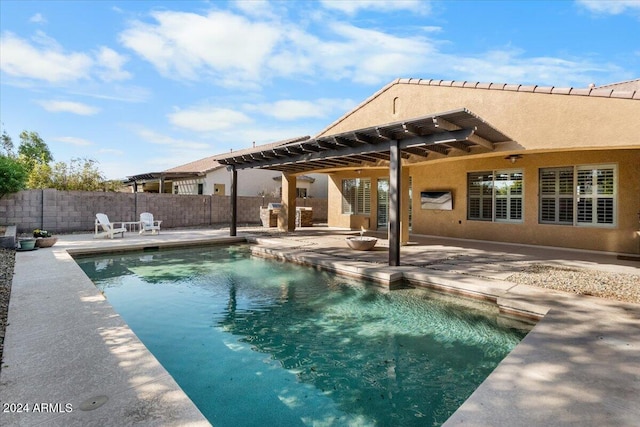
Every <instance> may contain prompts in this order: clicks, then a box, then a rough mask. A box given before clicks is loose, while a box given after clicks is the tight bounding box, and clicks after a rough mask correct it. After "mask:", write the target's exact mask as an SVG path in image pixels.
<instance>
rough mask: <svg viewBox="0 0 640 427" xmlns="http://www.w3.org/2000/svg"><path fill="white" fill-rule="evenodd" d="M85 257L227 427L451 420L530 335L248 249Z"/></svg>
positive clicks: (422, 294)
mask: <svg viewBox="0 0 640 427" xmlns="http://www.w3.org/2000/svg"><path fill="white" fill-rule="evenodd" d="M76 261H77V262H78V264H79V265H80V266H81V267H82V269H83V270H84V271H85V272H86V273H87V275H88V276H89V277H90V278H91V279H92V280H93V281H94V282H95V283H96V286H98V288H100V289H101V290H102V291H103V292H104V293H105V295H106V297H107V298H108V300H109V301H110V303H111V304H112V305H113V306H114V308H115V309H116V311H117V312H118V313H120V315H121V316H122V317H123V318H124V320H125V321H126V322H127V323H128V324H129V326H130V327H131V329H132V330H133V331H134V332H135V333H136V334H137V335H138V337H139V338H140V339H141V340H142V342H143V343H144V344H145V345H146V346H147V347H148V348H149V350H150V351H151V352H152V353H153V354H154V355H155V356H156V358H157V359H158V360H159V361H160V363H162V365H163V366H164V367H165V368H166V369H167V370H168V371H169V373H170V374H171V375H172V376H173V377H174V378H175V379H176V381H177V382H178V383H179V384H180V386H181V387H182V388H183V390H184V391H185V392H186V393H187V394H188V395H189V397H190V398H191V399H192V400H193V401H194V403H195V404H196V405H197V406H198V408H199V409H200V410H201V411H202V413H203V414H204V415H205V416H206V417H207V418H208V419H209V421H210V422H211V423H212V424H214V425H215V426H217V427H223V426H238V425H241V426H251V425H260V426H263V425H278V426H287V425H290V426H304V425H317V426H337V425H362V426H369V425H371V426H373V425H403V426H405V425H420V426H425V425H440V424H442V423H443V422H444V421H446V419H447V418H448V417H449V416H450V415H451V414H452V413H453V412H454V411H455V410H456V409H457V408H458V407H459V406H460V405H461V404H462V402H464V400H466V398H467V397H468V396H469V395H470V394H471V393H472V392H473V391H474V390H475V389H476V388H477V386H478V385H479V384H480V383H481V382H482V381H483V380H484V379H485V378H486V377H487V376H488V375H489V373H491V371H492V370H493V369H494V368H495V367H496V366H497V364H498V363H499V362H500V361H501V360H502V359H503V358H504V357H505V356H506V355H507V354H508V353H509V352H510V351H511V349H513V347H515V345H517V344H518V342H519V341H520V340H521V339H522V338H523V337H524V335H525V334H526V332H525V331H521V330H512V329H508V328H505V327H501V326H499V325H498V323H497V320H496V314H495V313H492V312H491V311H485V310H480V309H478V308H476V307H463V306H461V305H458V304H456V303H454V302H452V301H451V300H449V299H442V298H438V297H435V296H434V295H433V294H431V293H429V292H426V291H422V290H412V289H404V290H395V291H391V292H389V291H384V290H382V289H381V288H379V287H376V286H374V285H372V284H369V283H365V282H361V281H357V280H352V279H349V278H345V277H341V276H338V275H335V274H332V273H327V272H322V271H318V270H315V269H313V268H309V267H304V266H299V265H294V264H288V263H281V262H276V261H272V260H267V259H262V258H256V257H252V256H251V255H250V254H249V251H248V248H247V247H246V246H243V245H238V246H229V247H221V246H220V247H218V246H213V247H199V248H191V249H184V250H162V251H156V252H144V253H143V252H137V253H126V254H111V255H108V256H105V255H101V256H97V257H84V258H78V259H77V260H76Z"/></svg>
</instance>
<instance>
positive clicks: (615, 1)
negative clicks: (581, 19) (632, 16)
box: [576, 0, 640, 15]
mask: <svg viewBox="0 0 640 427" xmlns="http://www.w3.org/2000/svg"><path fill="white" fill-rule="evenodd" d="M576 2H577V3H578V4H579V5H581V6H582V7H584V8H586V9H588V10H590V11H591V12H594V13H603V14H609V15H619V14H621V13H625V12H627V11H630V12H632V11H636V12H640V1H639V0H576Z"/></svg>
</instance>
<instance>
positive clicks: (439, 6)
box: [0, 0, 640, 179]
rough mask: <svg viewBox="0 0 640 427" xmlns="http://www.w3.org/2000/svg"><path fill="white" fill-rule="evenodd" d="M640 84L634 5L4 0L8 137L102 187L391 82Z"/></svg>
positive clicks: (281, 130) (2, 83) (269, 132)
mask: <svg viewBox="0 0 640 427" xmlns="http://www.w3.org/2000/svg"><path fill="white" fill-rule="evenodd" d="M639 77H640V0H621V1H615V0H604V1H589V0H576V1H569V0H566V1H558V0H556V1H504V0H503V1H462V0H457V1H451V0H449V1H428V0H423V1H419V0H406V1H402V0H396V1H385V0H360V1H348V0H326V1H324V0H317V1H293V0H289V1H266V0H265V1H261V0H251V1H246V0H245V1H242V0H239V1H150V0H149V1H143V0H138V1H110V0H94V1H81V0H75V1H55V0H47V1H18V0H0V121H1V122H2V129H3V130H4V131H6V132H7V134H9V136H11V138H12V139H13V142H14V145H16V147H17V145H18V144H19V138H18V135H19V134H20V132H21V131H23V130H28V131H34V132H38V133H39V135H40V136H41V137H42V138H43V140H44V141H45V142H46V143H47V145H48V146H49V148H50V150H51V152H52V154H53V157H54V159H55V161H65V162H68V161H70V160H71V159H73V158H87V159H93V160H96V161H97V162H98V165H97V166H98V168H99V169H100V170H101V171H102V172H103V174H104V176H105V177H106V178H107V179H122V178H125V177H126V176H131V175H136V174H142V173H147V172H159V171H163V170H165V169H169V168H172V167H175V166H179V165H181V164H184V163H188V162H190V161H194V160H198V159H201V158H204V157H208V156H212V155H216V154H222V153H227V152H229V151H230V150H238V149H242V148H248V147H251V146H252V143H253V142H255V143H256V144H266V143H270V142H275V141H279V140H283V139H288V138H293V137H297V136H302V135H310V136H312V137H313V136H315V135H316V134H318V133H319V132H320V131H322V130H323V129H324V128H325V127H327V126H328V125H329V124H331V123H332V122H334V121H335V120H337V119H338V118H340V117H341V116H342V115H344V114H345V113H347V112H348V111H350V110H351V109H353V108H354V107H356V106H357V105H359V104H360V103H361V102H362V101H364V100H365V99H367V98H368V97H369V96H371V95H372V94H374V93H375V92H377V91H378V90H380V89H381V88H382V87H384V86H385V85H387V84H389V83H390V82H392V81H393V80H395V79H397V78H423V79H443V80H465V81H480V82H497V83H509V84H527V85H532V84H535V85H541V86H556V87H568V86H573V87H587V86H588V85H589V84H590V83H595V84H596V85H604V84H607V83H614V82H620V81H625V80H630V79H635V78H639ZM428 113H429V112H425V114H428Z"/></svg>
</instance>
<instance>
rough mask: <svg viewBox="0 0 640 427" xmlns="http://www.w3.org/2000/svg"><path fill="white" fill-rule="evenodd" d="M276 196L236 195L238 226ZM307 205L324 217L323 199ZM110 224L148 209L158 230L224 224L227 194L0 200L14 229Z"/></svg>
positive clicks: (4, 219) (254, 218)
mask: <svg viewBox="0 0 640 427" xmlns="http://www.w3.org/2000/svg"><path fill="white" fill-rule="evenodd" d="M272 202H275V203H279V202H280V199H279V198H276V197H264V198H263V197H261V196H254V197H238V211H237V212H238V219H237V222H238V224H259V223H260V207H261V206H266V205H267V204H268V203H272ZM296 203H297V205H298V206H308V207H312V208H313V221H314V222H323V221H326V219H327V199H316V198H308V199H306V200H303V199H298V200H297V201H296ZM99 212H101V213H104V214H106V215H107V216H108V217H109V219H110V220H111V221H113V222H117V221H138V220H139V219H140V213H142V212H151V213H152V214H153V216H154V218H155V219H159V220H162V228H177V227H197V226H199V227H206V226H224V225H227V226H228V225H229V224H230V222H231V198H230V197H229V196H215V195H211V196H206V195H178V194H156V193H109V192H94V191H58V190H53V189H46V190H24V191H19V192H17V193H13V194H7V195H5V196H4V197H2V198H0V225H16V226H17V232H18V233H30V232H31V231H32V230H34V229H36V228H40V229H44V230H47V231H51V232H53V233H72V232H81V231H84V232H89V231H93V229H94V223H95V216H96V213H99Z"/></svg>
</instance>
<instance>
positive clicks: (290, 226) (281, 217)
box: [278, 173, 296, 231]
mask: <svg viewBox="0 0 640 427" xmlns="http://www.w3.org/2000/svg"><path fill="white" fill-rule="evenodd" d="M278 229H280V230H282V231H294V230H295V229H296V177H295V176H294V175H288V174H285V173H283V174H282V208H281V209H280V213H279V214H278Z"/></svg>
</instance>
